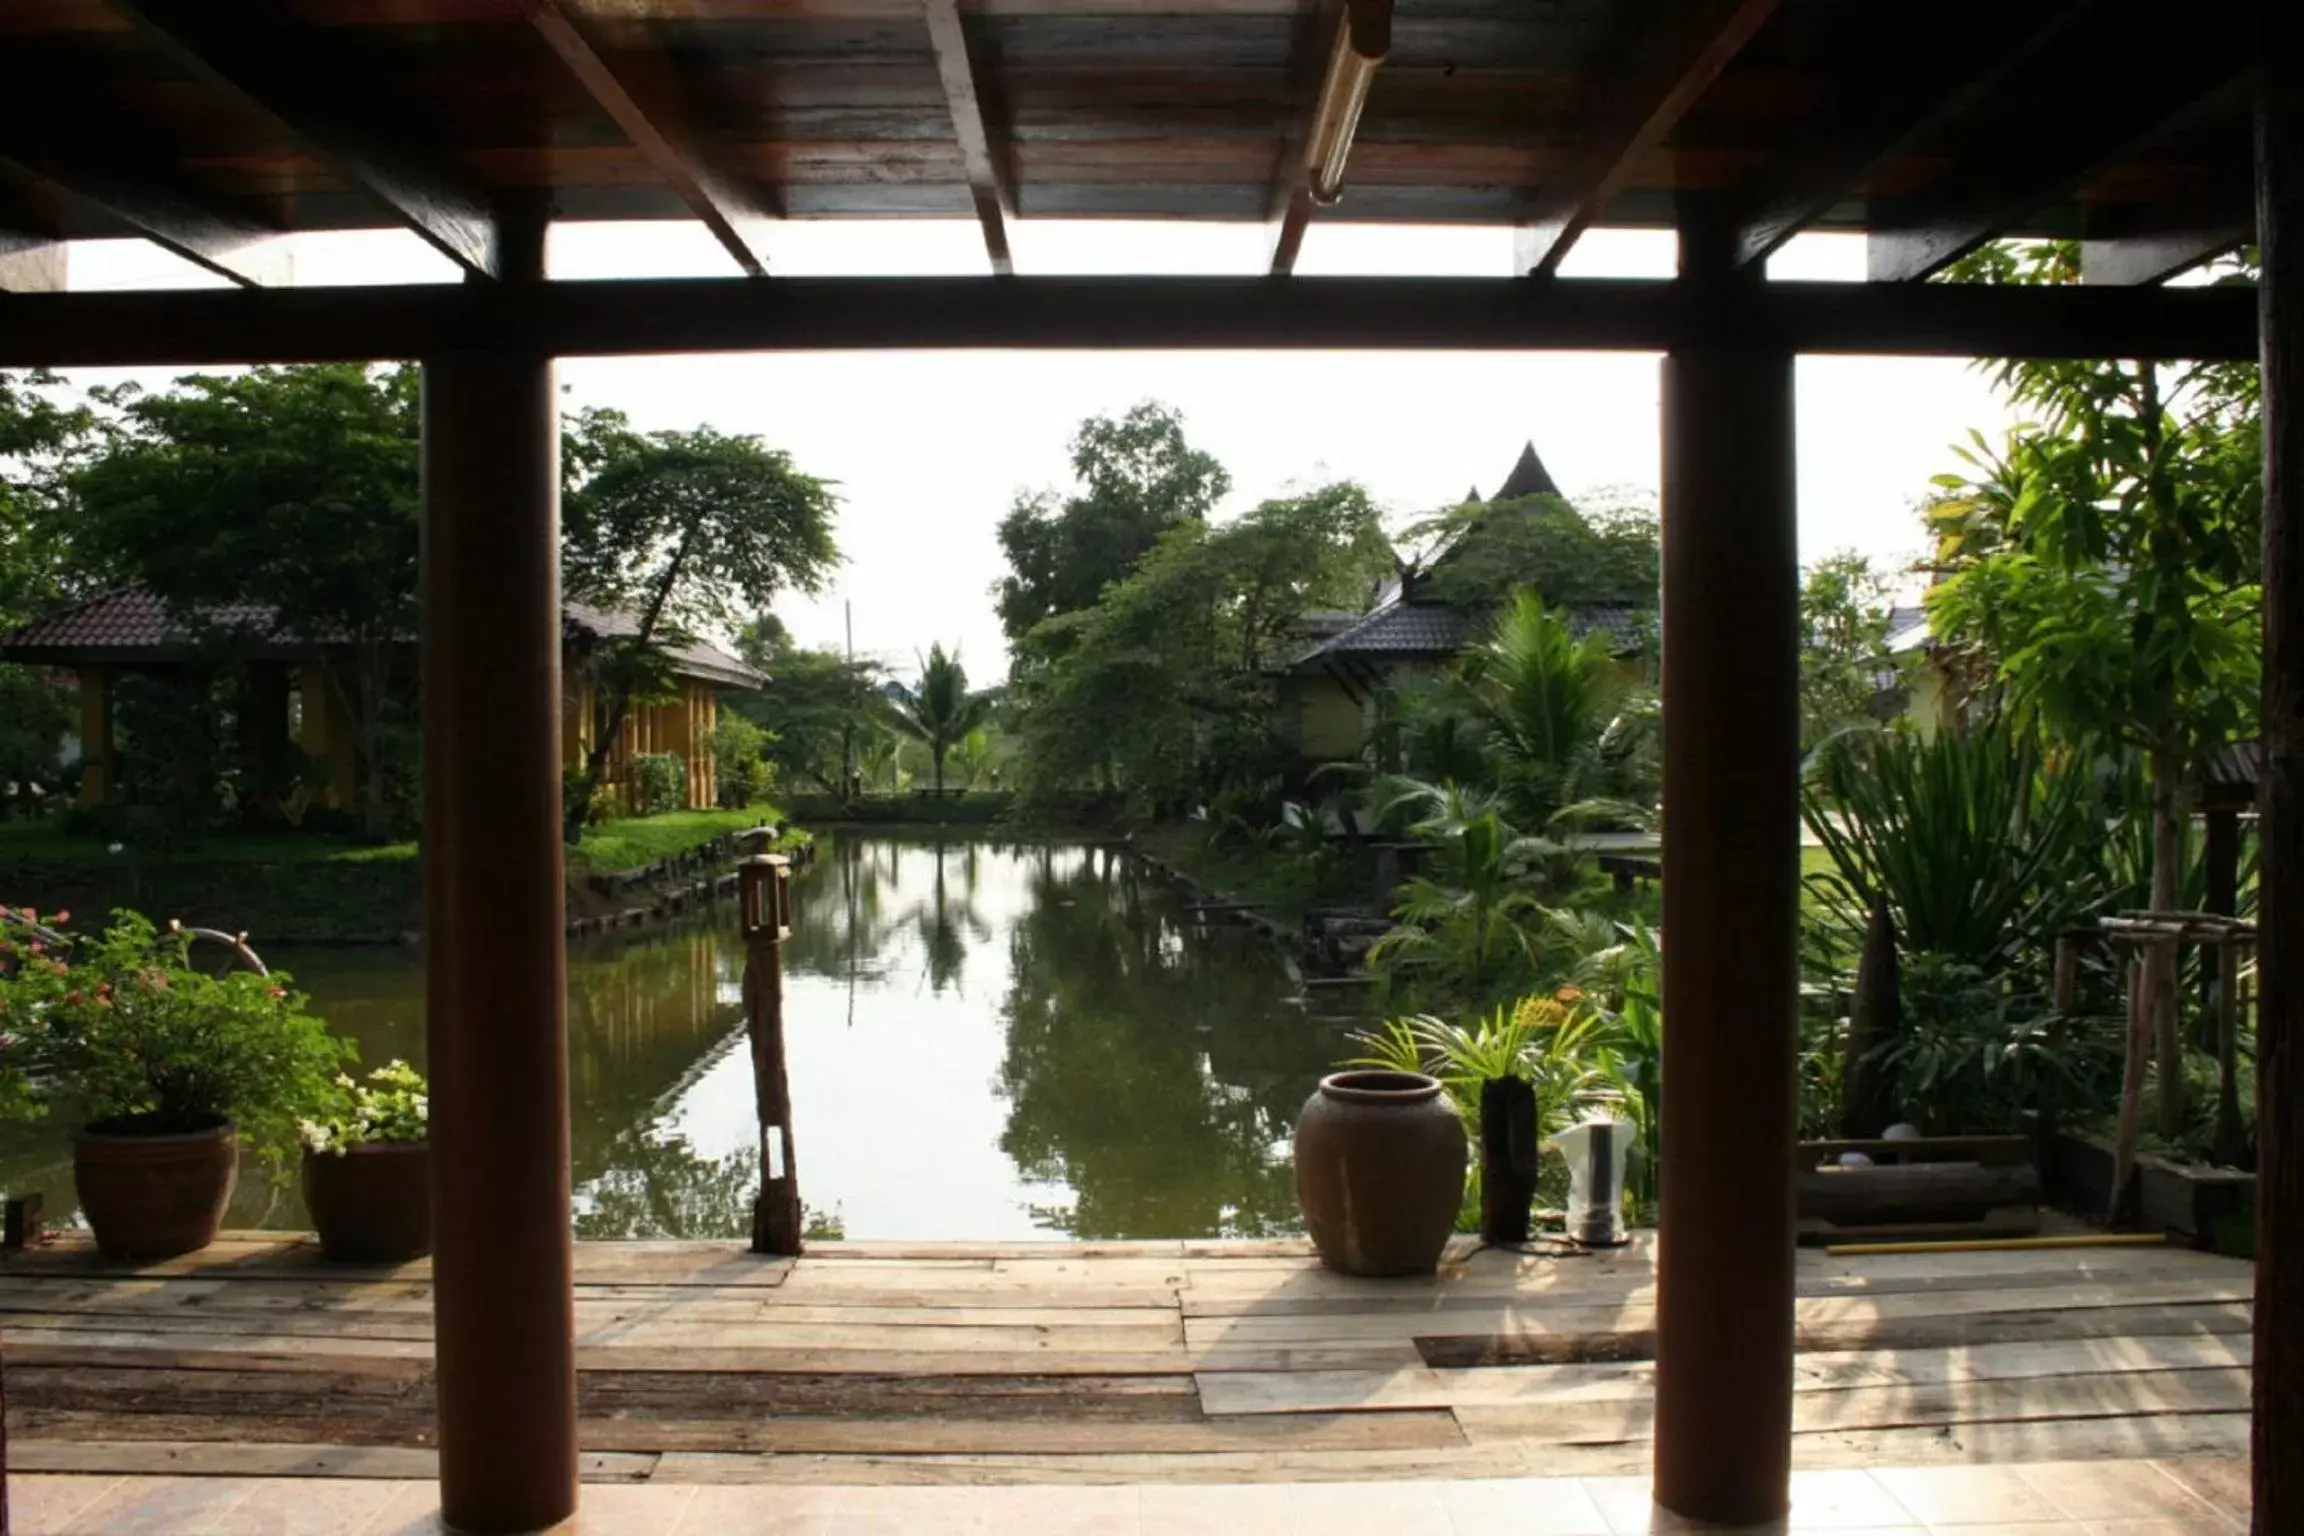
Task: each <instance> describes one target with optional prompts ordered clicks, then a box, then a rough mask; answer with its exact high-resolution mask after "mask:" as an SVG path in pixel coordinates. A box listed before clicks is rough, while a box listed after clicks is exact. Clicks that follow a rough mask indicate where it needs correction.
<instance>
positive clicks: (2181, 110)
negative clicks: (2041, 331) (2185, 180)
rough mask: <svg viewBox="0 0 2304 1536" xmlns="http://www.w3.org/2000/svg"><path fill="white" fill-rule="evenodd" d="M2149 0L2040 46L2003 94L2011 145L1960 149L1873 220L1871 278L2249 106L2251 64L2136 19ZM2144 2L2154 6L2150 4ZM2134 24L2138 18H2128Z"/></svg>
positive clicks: (1953, 250)
mask: <svg viewBox="0 0 2304 1536" xmlns="http://www.w3.org/2000/svg"><path fill="white" fill-rule="evenodd" d="M2145 5H2146V0H2121V3H2118V4H2114V5H2111V6H2109V7H2105V6H2098V7H2096V8H2094V9H2093V10H2092V12H2091V14H2090V17H2089V23H2090V25H2089V30H2088V33H2087V35H2086V36H2085V37H2084V38H2080V39H2071V40H2066V42H2065V43H2063V44H2060V45H2059V46H2056V47H2053V48H2050V49H2046V50H2043V51H2042V52H2041V53H2040V54H2039V55H2037V56H2036V57H2035V58H2034V59H2033V60H2032V61H2031V63H2032V67H2031V68H2030V69H2028V70H2025V71H2023V72H2022V73H2021V75H2020V76H2019V77H2015V78H2011V79H2008V80H2006V81H2004V82H2002V85H2001V90H2000V91H1999V92H1996V93H1995V94H1996V95H2002V96H2005V97H2007V98H2009V99H2010V102H2011V105H2012V106H2014V107H2015V108H2016V109H2017V110H2018V112H2019V113H2020V114H2021V115H2020V118H2019V119H2018V121H2020V122H2021V123H2022V125H2023V128H2022V131H2021V132H2018V131H2015V130H2010V132H2009V140H2010V141H2009V142H2008V143H2007V145H2006V146H2005V148H2004V150H2001V151H1998V152H1995V153H1982V154H1970V155H1967V156H1965V157H1963V162H1964V164H1965V166H1966V167H1967V168H1968V169H1966V170H1965V171H1964V172H1963V173H1961V174H1959V175H1958V176H1957V178H1956V179H1955V180H1953V181H1951V182H1950V183H1949V184H1948V185H1946V186H1945V187H1943V188H1942V189H1941V190H1937V191H1926V190H1924V191H1923V192H1922V193H1921V195H1920V196H1919V197H1918V198H1917V199H1916V200H1915V202H1914V204H1913V205H1912V206H1911V207H1908V208H1905V209H1900V210H1893V211H1890V212H1888V213H1887V215H1886V216H1885V217H1881V218H1877V219H1875V220H1874V223H1873V228H1872V229H1871V232H1870V239H1869V241H1868V242H1867V266H1868V270H1869V275H1870V277H1871V280H1872V281H1874V282H1884V283H1894V282H1918V281H1922V280H1925V279H1927V278H1930V277H1933V276H1934V275H1935V274H1937V273H1938V272H1941V271H1943V270H1944V268H1946V267H1948V266H1950V265H1951V264H1952V263H1953V262H1955V261H1958V260H1959V259H1960V258H1961V257H1963V256H1965V255H1967V254H1968V253H1969V252H1971V251H1973V250H1975V249H1977V248H1978V247H1979V246H1982V245H1984V244H1985V243H1987V242H1988V241H1991V240H1994V239H1997V238H1999V237H2000V236H2002V235H2004V234H2006V233H2007V232H2008V231H2010V230H2011V229H2016V228H2019V227H2021V226H2022V225H2023V223H2024V221H2025V220H2027V219H2029V218H2032V217H2033V216H2034V215H2036V214H2039V213H2040V212H2041V211H2043V210H2044V209H2048V208H2052V207H2054V206H2055V205H2057V204H2058V203H2060V202H2062V201H2064V200H2065V199H2066V198H2069V197H2070V196H2071V195H2072V194H2073V193H2074V192H2075V191H2077V190H2079V189H2080V188H2081V187H2083V186H2085V185H2086V184H2087V183H2088V182H2089V181H2090V180H2092V179H2093V178H2095V177H2097V176H2100V175H2102V174H2104V173H2105V172H2107V171H2111V170H2115V169H2117V168H2119V167H2120V166H2123V165H2125V164H2127V163H2129V162H2130V161H2133V160H2136V159H2138V158H2141V157H2142V156H2145V155H2148V154H2150V153H2151V152H2152V151H2153V150H2154V149H2156V148H2159V147H2160V146H2162V145H2164V144H2166V143H2167V142H2168V141H2169V140H2170V139H2172V138H2175V137H2178V136H2180V135H2182V134H2184V133H2186V132H2188V131H2190V130H2192V129H2195V128H2198V127H2199V126H2201V125H2202V124H2204V123H2213V122H2217V121H2219V120H2221V119H2223V118H2226V117H2232V118H2237V117H2239V116H2241V115H2242V114H2243V113H2244V112H2245V111H2246V109H2247V105H2248V103H2249V101H2250V100H2251V99H2252V97H2253V94H2254V90H2255V83H2254V77H2253V73H2252V72H2251V71H2248V70H2246V69H2245V68H2244V67H2242V66H2240V65H2238V64H2237V62H2236V60H2235V58H2234V56H2233V54H2232V53H2231V52H2230V51H2229V50H2227V49H2226V48H2224V47H2221V46H2219V43H2220V42H2221V39H2210V38H2206V37H2202V36H2196V35H2192V34H2187V33H2184V32H2181V31H2175V32H2171V31H2169V30H2167V29H2165V28H2159V29H2156V35H2157V38H2158V45H2157V46H2153V47H2143V46H2139V44H2138V39H2139V38H2140V37H2143V36H2147V35H2155V29H2153V28H2151V27H2148V26H2143V25H2141V22H2142V19H2143V16H2144V12H2143V11H2141V10H2139V7H2140V6H2145ZM2147 8H2148V7H2147ZM2131 22H2137V23H2138V25H2130V23H2131Z"/></svg>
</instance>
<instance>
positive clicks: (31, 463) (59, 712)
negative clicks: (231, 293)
mask: <svg viewBox="0 0 2304 1536" xmlns="http://www.w3.org/2000/svg"><path fill="white" fill-rule="evenodd" d="M60 389H61V381H60V380H58V379H57V378H55V377H54V376H53V375H51V374H44V373H35V374H30V375H27V376H25V377H23V378H14V377H11V376H10V375H8V374H4V373H0V632H5V631H7V630H9V629H13V628H15V627H16V626H17V625H19V624H22V623H24V622H25V621H27V620H28V619H31V618H33V617H34V616H35V615H36V614H38V612H39V611H40V610H41V609H42V608H44V607H46V606H48V605H50V604H52V603H54V602H56V601H58V600H59V599H61V598H64V597H66V596H70V595H74V594H75V593H76V592H77V590H78V588H79V587H80V586H81V585H82V584H83V583H84V582H85V581H86V580H87V576H88V574H89V573H88V572H87V571H86V570H85V569H84V568H83V562H82V561H81V560H79V559H77V558H76V556H77V555H78V553H79V552H78V550H77V548H76V544H75V541H74V539H73V537H72V530H73V527H74V524H73V522H72V520H71V519H70V518H69V517H66V516H64V515H62V514H63V495H62V486H63V482H64V479H65V477H66V475H67V473H68V471H69V468H70V466H71V464H72V463H73V462H74V460H75V458H76V456H77V455H78V454H79V452H80V451H81V450H82V449H83V447H84V445H85V444H86V442H87V439H88V434H89V430H90V427H91V426H92V418H91V416H90V414H89V412H88V411H87V409H86V408H85V407H82V406H75V405H68V404H65V403H63V402H62V401H60V400H59V399H58V398H57V396H58V394H59V393H60ZM71 726H72V710H71V704H70V702H69V698H68V696H67V695H66V694H65V692H64V690H62V689H61V688H58V687H57V686H56V685H55V683H54V682H52V681H51V680H50V679H49V678H48V677H47V676H46V675H45V674H43V673H42V672H40V671H39V670H38V669H36V668H33V667H16V666H0V799H6V798H7V797H9V796H10V795H11V792H12V791H13V793H15V794H17V795H22V794H25V793H26V792H27V791H29V789H30V787H31V786H32V785H34V784H44V783H50V782H53V781H54V779H55V777H56V771H57V762H56V750H57V747H58V746H59V745H60V744H61V742H62V741H63V738H64V733H65V732H66V731H67V730H69V729H71Z"/></svg>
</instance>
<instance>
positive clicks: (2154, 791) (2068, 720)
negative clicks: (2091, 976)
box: [1929, 244, 2263, 1136]
mask: <svg viewBox="0 0 2304 1536" xmlns="http://www.w3.org/2000/svg"><path fill="white" fill-rule="evenodd" d="M1965 270H1966V272H1967V274H1968V275H1973V276H1980V277H1983V278H1985V279H1987V280H1993V281H2010V282H2033V283H2063V282H2072V281H2076V280H2077V277H2078V257H2077V252H2076V250H2075V248H2074V247H2072V246H2071V245H2069V244H2051V245H2042V246H2032V247H2025V248H2019V249H2014V250H2011V249H2009V248H2005V247H1996V248H1992V249H1990V250H1988V251H1987V252H1985V253H1983V254H1982V255H1981V256H1980V257H1979V258H1977V259H1976V260H1975V261H1973V262H1971V263H1970V264H1969V265H1968V267H1967V268H1966V269H1965ZM1996 367H1997V372H1998V377H1999V379H2000V381H2001V383H2002V384H2003V386H2004V387H2006V389H2007V390H2008V392H2009V394H2010V396H2011V397H2012V398H2013V399H2014V401H2015V402H2016V403H2017V404H2018V405H2019V406H2021V407H2023V408H2025V409H2026V410H2028V411H2029V412H2030V413H2031V417H2032V419H2031V420H2030V421H2027V422H2025V423H2024V424H2022V425H2019V426H2018V427H2016V428H2014V429H2013V430H2012V431H2011V432H2010V433H2009V434H2008V437H2007V440H2006V442H2005V443H2004V444H2003V445H2001V446H2000V447H1998V448H1994V447H1992V446H1990V445H1988V444H1986V443H1985V442H1984V441H1983V440H1982V439H1981V438H1978V439H1976V440H1975V442H1974V443H1973V445H1972V447H1971V448H1970V449H1968V450H1964V451H1963V453H1962V456H1963V458H1964V459H1965V460H1966V461H1967V463H1968V465H1969V468H1968V471H1967V472H1965V473H1962V474H1953V475H1946V476H1942V477H1939V480H1938V484H1939V486H1940V487H1941V488H1942V489H1943V491H1944V493H1945V494H1944V496H1943V499H1942V500H1940V501H1939V502H1938V503H1937V505H1936V506H1935V507H1934V508H1933V509H1932V510H1931V512H1930V515H1929V521H1930V524H1931V526H1932V528H1933V530H1934V531H1935V533H1936V536H1937V541H1938V544H1937V556H1936V559H1937V564H1938V566H1939V568H1940V569H1941V570H1942V571H1943V572H1944V573H1945V574H1944V576H1943V579H1942V580H1941V581H1939V583H1938V584H1937V586H1936V587H1935V589H1934V590H1933V591H1932V592H1931V594H1930V596H1929V613H1930V615H1931V618H1932V619H1933V620H1934V622H1935V626H1936V629H1937V631H1938V633H1939V634H1940V635H1942V636H1943V637H1945V639H1946V640H1947V641H1948V642H1950V643H1951V644H1953V645H1955V646H1958V647H1963V648H1966V649H1968V650H1970V651H1972V652H1975V653H1979V654H1981V655H1982V656H1983V657H1984V658H1986V659H1987V661H1988V664H1989V665H1990V667H1991V668H1992V669H1993V671H1994V672H1995V674H1996V676H1997V678H1998V681H1999V683H2000V685H2001V687H2002V688H2003V689H2004V690H2005V691H2006V694H2007V697H2008V700H2009V702H2010V704H2011V705H2012V706H2013V707H2014V708H2015V709H2016V710H2017V711H2018V713H2019V714H2020V715H2021V716H2023V717H2025V718H2027V719H2031V720H2036V721H2038V722H2039V724H2040V725H2041V726H2042V727H2043V728H2044V729H2045V730H2046V731H2047V732H2048V733H2049V734H2050V735H2051V737H2052V738H2054V739H2056V740H2058V741H2060V742H2062V743H2064V744H2066V745H2067V746H2069V747H2071V748H2074V749H2078V750H2084V751H2103V750H2113V751H2127V752H2131V753H2134V754H2135V755H2136V756H2137V757H2138V758H2140V759H2141V760H2142V762H2143V763H2144V765H2145V768H2146V772H2147V773H2148V775H2149V782H2150V785H2151V791H2150V794H2151V810H2150V815H2151V820H2152V826H2153V849H2154V852H2153V866H2152V869H2153V874H2152V905H2153V906H2154V907H2155V908H2160V909H2167V908H2171V907H2173V906H2175V904H2176V901H2177V896H2178V892H2179V890H2180V888H2181V884H2182V849H2183V843H2182V818H2183V811H2182V800H2181V796H2182V793H2183V790H2184V787H2185V785H2186V784H2187V783H2188V782H2189V781H2190V780H2192V779H2193V778H2194V777H2196V776H2197V775H2198V774H2199V772H2200V771H2201V769H2202V768H2203V767H2204V766H2205V764H2206V762H2207V760H2208V758H2209V757H2210V756H2211V755H2213V754H2214V753H2215V752H2216V751H2217V750H2218V749H2220V748H2222V747H2224V746H2226V745H2228V744H2229V743H2231V742H2233V741H2236V740H2240V739H2243V738H2244V737H2246V736H2247V735H2248V734H2250V733H2251V732H2252V731H2253V730H2254V727H2255V719H2256V708H2257V703H2258V699H2259V693H2260V690H2259V681H2258V678H2259V661H2260V647H2261V638H2262V637H2261V628H2262V619H2261V600H2262V590H2261V587H2260V585H2259V583H2260V579H2261V578H2260V572H2261V559H2262V555H2261V548H2260V543H2259V534H2260V527H2261V514H2262V499H2263V486H2262V479H2261V474H2262V469H2261V465H2262V460H2261V441H2262V439H2261V434H2260V427H2259V408H2258V396H2257V381H2256V374H2255V370H2254V369H2253V368H2251V367H2247V366H2244V365H2233V364H2211V365H2199V366H2189V367H2184V366H2175V365H2169V364H2164V363H2159V362H2154V361H2150V360H2144V361H2137V362H2073V361H2052V362H2025V361H2018V362H2008V363H2002V364H1998V365H1996ZM2148 985H2149V988H2150V994H2151V1001H2152V1006H2153V1012H2154V1015H2155V1018H2156V1023H2157V1030H2156V1033H2157V1035H2158V1039H2159V1041H2160V1046H2161V1060H2162V1075H2161V1081H2162V1097H2161V1101H2160V1110H2161V1120H2162V1127H2163V1130H2164V1131H2165V1132H2166V1133H2167V1134H2169V1135H2171V1136H2173V1135H2175V1134H2177V1129H2178V1127H2175V1126H2174V1122H2177V1121H2179V1120H2180V1119H2181V1115H2182V1109H2183V1100H2182V1090H2183V1082H2182V1076H2183V1074H2182V1072H2181V1070H2180V1064H2179V1063H2178V1062H2177V1059H2176V1049H2175V1047H2176V1044H2177V1039H2178V1031H2177V1020H2176V1003H2177V999H2176V995H2175V985H2174V977H2173V976H2172V975H2168V974H2166V967H2165V966H2161V967H2156V968H2155V970H2154V974H2153V976H2152V977H2151V979H2150V981H2149V983H2148Z"/></svg>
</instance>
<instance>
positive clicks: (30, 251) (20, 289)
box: [0, 178, 65, 293]
mask: <svg viewBox="0 0 2304 1536" xmlns="http://www.w3.org/2000/svg"><path fill="white" fill-rule="evenodd" d="M64 278H65V259H64V241H63V239H62V237H61V236H59V235H57V234H56V233H55V232H54V231H53V229H52V228H51V227H49V224H48V221H47V220H46V219H43V218H41V217H40V216H39V214H38V213H37V212H36V211H35V210H34V209H33V207H32V205H31V199H29V198H27V197H23V196H21V195H19V194H18V192H17V190H16V189H15V188H14V187H13V186H10V185H9V184H8V182H7V180H6V179H5V178H0V293H62V292H63V291H64Z"/></svg>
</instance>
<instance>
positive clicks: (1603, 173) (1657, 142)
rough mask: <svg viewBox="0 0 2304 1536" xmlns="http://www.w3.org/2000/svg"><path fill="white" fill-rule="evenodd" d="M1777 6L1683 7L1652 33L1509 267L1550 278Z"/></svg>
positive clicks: (1685, 2)
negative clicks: (1604, 120)
mask: <svg viewBox="0 0 2304 1536" xmlns="http://www.w3.org/2000/svg"><path fill="white" fill-rule="evenodd" d="M1778 3H1779V0H1681V3H1680V4H1678V5H1676V6H1675V7H1674V8H1673V9H1672V11H1671V13H1670V14H1669V15H1668V16H1667V17H1666V18H1665V19H1664V20H1663V21H1662V23H1661V24H1659V25H1658V26H1657V27H1655V28H1654V30H1653V32H1652V34H1651V38H1652V40H1651V41H1650V42H1648V43H1647V44H1646V45H1645V46H1644V48H1643V51H1642V55H1641V58H1640V61H1639V63H1638V64H1637V65H1636V66H1634V68H1633V69H1631V70H1629V71H1627V72H1626V73H1627V75H1628V76H1629V83H1628V84H1627V85H1626V86H1625V87H1624V88H1623V90H1622V93H1621V96H1620V98H1619V104H1618V105H1617V106H1616V108H1615V109H1614V112H1613V115H1612V117H1611V119H1610V121H1609V124H1608V126H1607V127H1606V128H1604V129H1602V130H1601V131H1600V132H1598V133H1597V134H1596V135H1595V136H1594V138H1593V140H1592V142H1591V143H1590V145H1589V147H1588V148H1587V149H1586V150H1585V151H1584V153H1583V154H1582V155H1580V156H1579V157H1578V160H1577V163H1576V166H1575V168H1574V169H1573V170H1571V171H1570V172H1569V173H1568V174H1567V175H1566V176H1564V177H1562V178H1561V179H1560V181H1559V183H1558V184H1557V185H1556V186H1554V187H1553V188H1551V189H1550V190H1548V191H1547V192H1545V193H1543V194H1542V195H1540V196H1539V197H1538V198H1537V199H1536V200H1535V201H1534V203H1533V204H1532V205H1531V206H1530V208H1529V211H1528V216H1527V218H1526V219H1525V220H1523V222H1522V223H1521V225H1520V228H1519V231H1518V235H1517V237H1516V244H1515V255H1514V263H1513V264H1514V266H1515V267H1517V268H1518V269H1519V270H1521V271H1523V272H1526V273H1528V274H1529V275H1530V276H1534V277H1550V276H1552V275H1553V274H1554V273H1555V272H1557V271H1558V270H1559V268H1560V263H1561V261H1562V260H1563V259H1564V258H1565V257H1566V256H1567V254H1568V252H1569V250H1570V249H1571V248H1572V247H1573V246H1574V245H1575V244H1576V242H1577V240H1578V239H1579V238H1581V237H1582V235H1583V233H1584V231H1585V230H1587V229H1589V228H1591V227H1592V226H1593V225H1594V224H1595V223H1597V222H1599V219H1600V216H1601V214H1603V213H1604V212H1606V211H1607V208H1608V205H1609V204H1610V203H1612V202H1614V201H1615V200H1616V195H1617V194H1618V193H1619V192H1622V191H1623V190H1624V188H1625V187H1626V185H1627V184H1629V183H1630V181H1631V179H1632V176H1633V173H1634V171H1635V170H1636V169H1637V168H1638V166H1639V163H1640V161H1642V160H1643V159H1645V158H1646V157H1647V156H1648V154H1649V153H1650V152H1651V151H1653V150H1655V149H1657V148H1659V147H1660V146H1661V145H1662V144H1663V142H1664V140H1665V138H1666V136H1667V135H1669V134H1670V133H1671V132H1672V130H1673V128H1674V127H1675V126H1677V125H1678V123H1679V121H1680V119H1681V118H1682V117H1684V116H1686V115H1687V113H1688V111H1689V109H1690V108H1692V107H1694V106H1695V105H1696V103H1697V101H1698V100H1699V99H1700V98H1701V97H1702V96H1703V94H1704V92H1705V90H1706V88H1707V87H1709V86H1710V85H1711V83H1712V82H1713V80H1715V79H1716V78H1718V76H1719V74H1720V72H1721V71H1722V70H1723V69H1725V68H1727V67H1728V63H1729V61H1730V60H1732V59H1733V58H1735V56H1736V53H1737V51H1738V50H1739V49H1741V48H1742V47H1743V46H1744V45H1745V44H1746V43H1747V42H1749V41H1750V40H1751V38H1752V35H1753V34H1754V33H1755V32H1758V31H1759V30H1760V27H1761V24H1762V23H1764V22H1765V21H1767V19H1768V18H1769V17H1770V16H1771V15H1773V14H1774V13H1775V10H1776V7H1777V4H1778Z"/></svg>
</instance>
